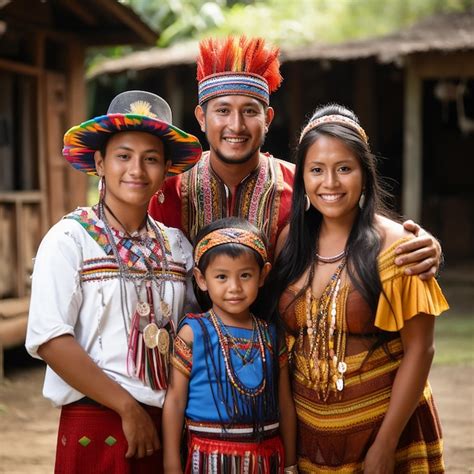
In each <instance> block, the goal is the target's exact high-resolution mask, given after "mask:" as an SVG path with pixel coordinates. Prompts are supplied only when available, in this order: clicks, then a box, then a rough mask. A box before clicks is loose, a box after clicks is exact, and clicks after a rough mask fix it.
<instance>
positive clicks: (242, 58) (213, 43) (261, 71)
mask: <svg viewBox="0 0 474 474" xmlns="http://www.w3.org/2000/svg"><path fill="white" fill-rule="evenodd" d="M279 54H280V50H279V48H277V47H268V48H267V47H266V44H265V40H264V39H263V38H249V39H248V38H246V37H245V36H241V37H240V38H234V37H228V38H226V39H217V38H208V39H205V40H203V41H201V42H200V43H199V57H198V60H197V80H198V81H201V80H202V79H204V78H206V77H207V76H210V75H211V74H215V73H219V72H248V73H252V74H257V75H258V76H261V77H263V78H264V79H265V80H266V81H267V83H268V88H269V90H270V92H273V91H275V90H276V89H278V87H279V86H280V84H281V81H282V79H283V78H282V77H281V75H280V61H279V59H278V55H279Z"/></svg>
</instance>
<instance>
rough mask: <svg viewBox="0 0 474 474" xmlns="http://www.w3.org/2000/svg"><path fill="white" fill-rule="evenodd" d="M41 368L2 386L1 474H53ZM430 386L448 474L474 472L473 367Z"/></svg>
mask: <svg viewBox="0 0 474 474" xmlns="http://www.w3.org/2000/svg"><path fill="white" fill-rule="evenodd" d="M43 373H44V369H43V367H42V366H36V367H26V368H21V369H17V370H15V371H14V372H12V373H10V374H7V375H8V377H7V378H6V379H5V381H4V382H2V383H0V472H1V473H9V474H26V473H28V474H43V473H51V472H53V462H54V451H55V443H56V428H57V421H58V415H59V410H57V409H55V408H52V407H51V406H50V405H49V403H48V402H47V401H46V400H44V399H43V397H42V395H41V385H42V380H43ZM430 380H431V384H432V386H433V390H434V393H435V398H436V402H437V404H438V408H439V412H440V416H441V422H442V424H443V430H444V443H445V462H446V471H447V472H448V473H453V474H458V473H474V415H473V409H474V408H473V407H474V404H473V401H474V400H473V395H474V368H472V367H449V366H440V367H436V366H435V367H433V369H432V371H431V376H430Z"/></svg>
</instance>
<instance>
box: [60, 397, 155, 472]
mask: <svg viewBox="0 0 474 474" xmlns="http://www.w3.org/2000/svg"><path fill="white" fill-rule="evenodd" d="M144 408H145V410H146V411H147V412H148V414H149V415H150V417H151V418H152V420H153V422H154V424H155V427H156V429H157V431H158V433H159V434H161V413H162V410H161V408H157V407H149V406H144ZM126 452H127V441H126V439H125V436H124V434H123V431H122V419H121V418H120V416H119V415H118V414H117V413H116V412H115V411H113V410H110V409H108V408H105V407H102V406H100V405H95V404H87V403H72V404H70V405H65V406H63V407H62V409H61V417H60V420H59V430H58V442H57V447H56V466H55V470H54V472H55V473H56V474H76V473H77V474H84V473H87V474H96V473H97V474H104V473H113V474H151V473H153V474H157V473H158V474H159V473H163V456H162V455H163V453H162V451H161V450H159V451H155V452H154V454H152V455H151V456H145V457H143V458H141V459H137V458H130V459H127V458H126V457H125V453H126Z"/></svg>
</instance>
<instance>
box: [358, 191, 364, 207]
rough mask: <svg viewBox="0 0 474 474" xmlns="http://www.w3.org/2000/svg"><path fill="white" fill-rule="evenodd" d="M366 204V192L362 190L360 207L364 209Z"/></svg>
mask: <svg viewBox="0 0 474 474" xmlns="http://www.w3.org/2000/svg"><path fill="white" fill-rule="evenodd" d="M364 204H365V193H364V192H362V194H361V195H360V198H359V208H360V209H362V208H363V207H364Z"/></svg>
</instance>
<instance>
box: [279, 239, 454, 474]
mask: <svg viewBox="0 0 474 474" xmlns="http://www.w3.org/2000/svg"><path fill="white" fill-rule="evenodd" d="M404 240H406V239H400V240H398V241H397V242H395V243H394V244H393V245H391V246H390V247H389V248H388V249H386V250H385V251H384V252H382V253H381V254H380V255H379V271H380V278H381V281H382V287H383V292H384V294H385V296H383V295H381V296H380V299H379V303H378V307H377V311H376V314H375V316H374V315H373V313H372V312H371V310H370V308H369V306H368V304H367V303H366V302H365V300H364V299H363V298H362V296H361V295H360V294H359V293H358V292H357V291H356V290H355V289H354V288H351V287H349V286H345V287H343V288H342V289H341V293H340V298H339V301H338V307H337V310H338V311H343V312H344V313H345V322H346V324H345V330H346V336H347V344H346V357H345V362H346V363H347V372H346V373H345V374H344V375H345V384H344V389H343V391H342V392H331V394H330V395H329V398H328V399H327V400H326V401H324V400H320V399H319V397H318V394H317V390H316V389H315V387H314V384H313V383H312V382H311V379H312V377H311V374H309V373H308V370H310V369H309V365H308V363H307V360H305V357H306V356H305V354H304V353H303V352H302V351H301V350H300V349H301V347H302V345H304V343H305V341H304V339H305V338H307V334H306V332H305V331H304V327H305V322H306V303H305V297H304V295H301V296H297V297H296V298H295V295H296V291H295V289H293V288H292V287H289V288H287V290H286V291H285V292H284V294H283V295H282V298H281V300H280V310H281V312H282V315H283V318H284V319H285V322H286V323H287V324H288V326H289V328H291V329H292V334H293V335H289V336H288V338H287V339H288V346H289V350H291V352H290V357H291V360H292V385H293V394H294V400H295V405H296V411H297V418H298V441H297V447H298V466H299V470H300V472H303V473H361V472H363V461H364V459H365V455H366V453H367V451H368V449H369V448H370V446H371V444H372V443H373V441H374V439H375V436H376V435H377V432H378V429H379V427H380V425H381V423H382V421H383V418H384V416H385V413H386V411H387V409H388V405H389V402H390V395H391V391H392V385H393V381H394V379H395V376H396V373H397V370H398V367H399V365H400V362H401V360H402V358H403V346H402V343H401V339H400V333H399V331H400V329H402V328H403V326H404V324H405V321H407V320H409V319H410V318H412V317H414V316H416V315H418V314H420V313H424V314H429V315H434V316H438V315H439V314H441V313H442V312H443V311H446V310H447V309H448V308H449V306H448V304H447V302H446V300H445V298H444V296H443V293H442V291H441V289H440V287H439V285H438V283H437V281H436V280H435V279H431V280H430V281H428V282H425V281H422V280H420V279H419V278H418V277H416V276H407V275H405V274H404V273H403V271H404V267H398V266H397V265H395V263H394V260H395V253H394V250H395V248H396V247H397V246H398V245H399V244H400V243H402V241H404ZM299 338H303V340H302V341H301V340H298V339H299ZM382 338H383V340H384V341H385V343H384V344H383V345H382V346H379V347H378V348H376V349H375V350H374V351H373V352H372V351H369V349H370V348H371V347H372V345H373V343H374V341H376V340H380V339H382ZM313 380H314V378H313ZM395 472H396V473H397V474H400V473H410V474H413V473H420V474H421V473H423V474H425V473H442V472H444V465H443V458H442V434H441V426H440V423H439V419H438V414H437V411H436V407H435V405H434V402H433V397H432V394H431V388H430V385H429V383H428V382H427V383H426V385H425V389H424V391H423V394H422V396H421V398H420V402H419V404H418V406H417V408H416V410H415V412H414V413H413V415H412V416H411V418H410V419H409V421H408V423H407V425H406V427H405V429H404V431H403V433H402V435H401V436H400V440H399V444H398V447H397V451H396V467H395Z"/></svg>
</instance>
